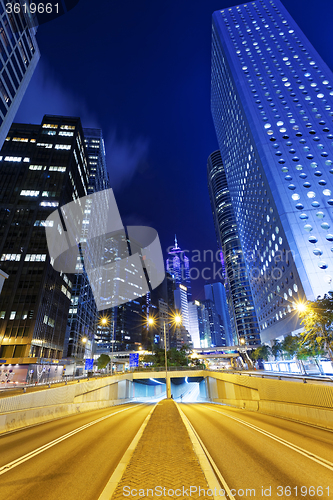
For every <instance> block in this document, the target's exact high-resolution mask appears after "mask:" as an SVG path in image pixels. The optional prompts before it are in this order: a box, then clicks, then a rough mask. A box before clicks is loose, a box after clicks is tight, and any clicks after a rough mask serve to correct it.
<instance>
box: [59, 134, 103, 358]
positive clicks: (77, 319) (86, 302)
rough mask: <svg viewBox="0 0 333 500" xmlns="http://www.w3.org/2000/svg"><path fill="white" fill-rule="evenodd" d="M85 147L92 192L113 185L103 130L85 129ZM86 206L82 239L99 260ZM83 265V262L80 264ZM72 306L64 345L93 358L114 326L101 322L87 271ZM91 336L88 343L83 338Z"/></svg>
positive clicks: (67, 351)
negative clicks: (107, 167)
mask: <svg viewBox="0 0 333 500" xmlns="http://www.w3.org/2000/svg"><path fill="white" fill-rule="evenodd" d="M83 134H84V147H82V151H81V153H82V155H84V157H85V158H86V161H87V174H88V180H89V181H88V186H87V192H88V195H90V194H93V193H95V192H97V191H103V190H105V189H108V188H109V187H110V183H109V176H108V172H107V169H106V158H105V146H104V140H103V134H102V131H101V130H100V129H92V128H84V129H83ZM86 203H87V206H86V207H85V224H84V225H83V231H82V241H84V242H85V244H86V245H89V246H90V251H91V252H92V254H93V255H94V257H95V260H96V262H98V261H99V258H98V257H97V255H98V254H100V253H101V252H102V249H101V248H99V247H98V245H96V244H95V248H93V247H94V242H93V241H89V240H88V241H87V239H86V236H87V235H88V231H89V217H90V211H91V207H90V206H89V203H91V201H90V200H87V201H86ZM107 217H109V214H108V212H107V210H105V211H104V212H101V213H100V218H101V221H102V220H105V218H107ZM79 265H80V264H79ZM71 303H72V304H71V307H70V309H69V315H68V323H67V332H66V340H65V345H64V356H67V357H70V358H72V359H75V360H78V359H82V358H83V357H88V358H91V357H92V351H93V349H94V348H93V343H94V342H96V343H103V341H104V338H105V334H106V332H107V336H108V341H109V342H110V338H109V337H110V328H109V327H107V328H106V327H102V325H101V324H99V317H101V315H99V314H98V313H97V308H96V303H95V299H94V296H93V290H92V288H91V285H90V283H89V278H88V275H87V273H86V272H83V273H79V274H76V275H75V278H74V281H73V290H72V298H71ZM83 337H86V338H87V342H86V343H85V345H83V344H82V341H81V339H82V338H83Z"/></svg>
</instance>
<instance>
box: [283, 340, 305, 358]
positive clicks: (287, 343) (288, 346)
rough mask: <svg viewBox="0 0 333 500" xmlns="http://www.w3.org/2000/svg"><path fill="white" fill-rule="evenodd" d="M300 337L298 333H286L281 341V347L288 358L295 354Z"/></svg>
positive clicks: (298, 346)
mask: <svg viewBox="0 0 333 500" xmlns="http://www.w3.org/2000/svg"><path fill="white" fill-rule="evenodd" d="M300 341H301V338H300V337H299V336H298V335H287V336H286V337H285V338H284V339H283V341H282V342H281V348H282V350H283V352H285V353H286V354H287V356H288V358H289V359H293V357H294V356H295V355H296V354H297V352H298V350H299V348H300Z"/></svg>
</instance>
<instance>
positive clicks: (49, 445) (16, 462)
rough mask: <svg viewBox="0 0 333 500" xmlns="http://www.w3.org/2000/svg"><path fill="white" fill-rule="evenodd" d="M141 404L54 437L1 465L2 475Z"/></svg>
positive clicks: (0, 472) (0, 473) (0, 471)
mask: <svg viewBox="0 0 333 500" xmlns="http://www.w3.org/2000/svg"><path fill="white" fill-rule="evenodd" d="M138 406H141V405H135V406H131V407H129V408H124V409H123V410H119V411H116V412H115V413H111V415H106V416H105V417H101V418H98V419H97V420H94V421H93V422H89V423H88V424H85V425H82V426H81V427H78V428H77V429H75V430H74V431H71V432H68V433H67V434H64V435H63V436H61V437H59V438H57V439H54V440H53V441H50V442H49V443H47V444H44V445H43V446H40V447H39V448H36V449H35V450H33V451H31V452H30V453H27V454H26V455H23V456H22V457H20V458H17V459H16V460H13V461H12V462H9V463H8V464H6V465H3V466H2V467H0V475H2V474H5V473H6V472H9V471H10V470H12V469H14V468H15V467H17V466H18V465H21V464H23V463H24V462H26V461H27V460H30V459H31V458H33V457H35V456H36V455H39V454H40V453H43V451H46V450H48V449H49V448H52V446H55V445H56V444H58V443H61V442H62V441H65V439H68V438H69V437H71V436H74V435H75V434H77V433H78V432H81V431H83V430H84V429H87V428H88V427H91V426H92V425H95V424H98V423H99V422H102V421H103V420H106V419H107V418H110V417H113V416H114V415H117V413H121V412H123V411H127V410H131V409H132V408H136V407H138Z"/></svg>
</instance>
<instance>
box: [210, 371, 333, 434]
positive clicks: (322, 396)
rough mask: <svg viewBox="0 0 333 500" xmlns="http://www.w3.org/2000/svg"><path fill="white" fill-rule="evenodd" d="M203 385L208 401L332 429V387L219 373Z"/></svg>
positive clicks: (211, 375) (300, 381)
mask: <svg viewBox="0 0 333 500" xmlns="http://www.w3.org/2000/svg"><path fill="white" fill-rule="evenodd" d="M205 383H206V392H207V395H208V398H209V400H210V401H213V402H216V403H224V404H228V405H232V406H236V407H238V408H244V409H247V410H253V411H259V412H262V413H267V414H270V415H274V416H278V417H283V418H289V419H292V420H296V421H298V422H303V423H308V424H312V425H317V426H320V427H325V428H327V429H333V386H330V385H325V384H321V385H319V384H311V383H306V384H304V383H303V382H302V380H298V381H290V380H288V381H284V380H272V379H262V378H259V377H249V376H246V375H241V374H231V373H230V374H228V373H219V372H216V373H212V372H210V374H209V375H208V376H207V377H206V379H205Z"/></svg>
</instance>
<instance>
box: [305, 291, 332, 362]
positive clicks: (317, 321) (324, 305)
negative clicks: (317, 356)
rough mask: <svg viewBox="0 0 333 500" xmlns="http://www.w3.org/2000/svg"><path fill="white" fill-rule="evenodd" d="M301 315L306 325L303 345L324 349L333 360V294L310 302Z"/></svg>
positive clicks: (310, 348)
mask: <svg viewBox="0 0 333 500" xmlns="http://www.w3.org/2000/svg"><path fill="white" fill-rule="evenodd" d="M300 317H301V318H302V322H301V324H302V325H303V327H304V332H303V333H302V334H301V335H302V345H304V346H305V347H307V348H308V349H309V350H310V351H314V352H316V350H318V349H319V351H318V352H322V351H324V352H325V353H327V354H328V355H329V357H330V359H331V360H332V361H333V328H332V325H333V294H332V293H329V295H326V294H325V295H324V297H323V298H322V299H321V298H320V297H318V298H317V300H315V301H313V302H308V303H307V304H306V310H305V311H303V312H301V313H300Z"/></svg>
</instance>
